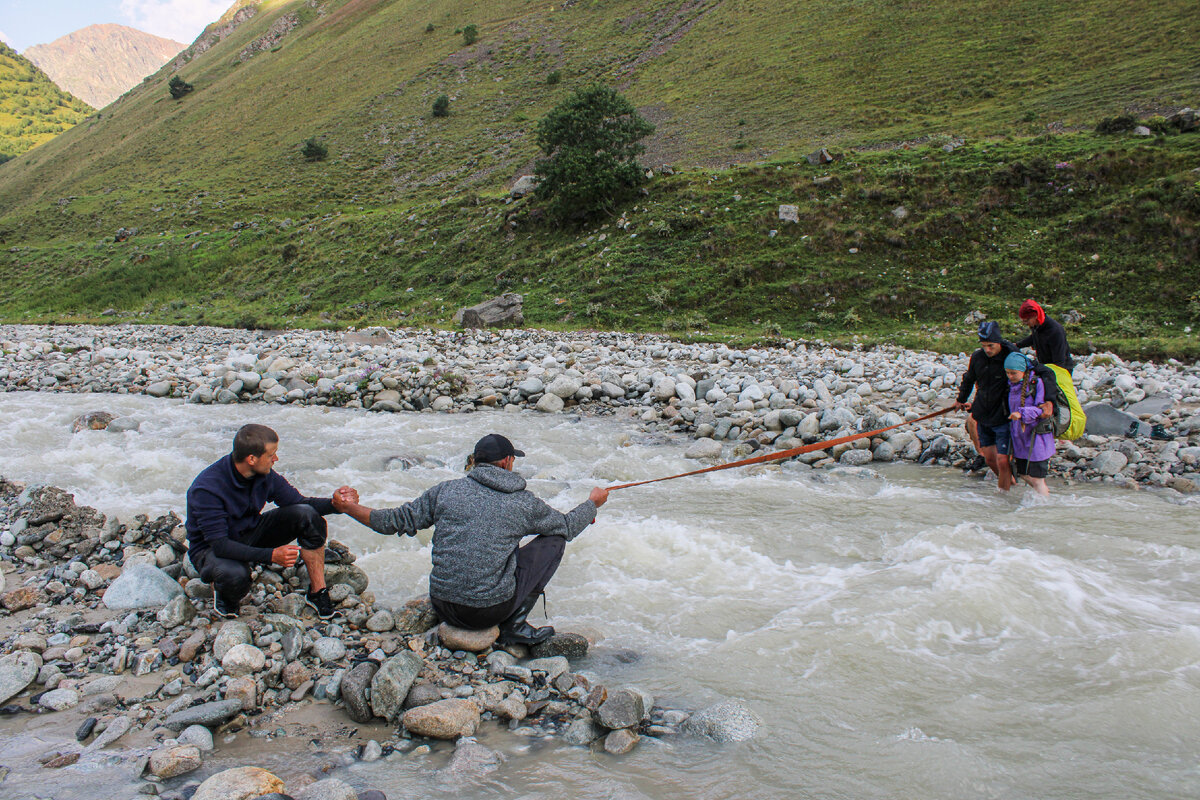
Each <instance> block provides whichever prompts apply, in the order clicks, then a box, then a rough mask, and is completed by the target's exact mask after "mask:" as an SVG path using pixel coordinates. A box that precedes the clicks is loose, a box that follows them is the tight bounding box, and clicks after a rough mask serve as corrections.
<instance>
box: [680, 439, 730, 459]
mask: <svg viewBox="0 0 1200 800" xmlns="http://www.w3.org/2000/svg"><path fill="white" fill-rule="evenodd" d="M683 457H684V458H695V459H703V458H720V457H721V443H720V442H718V441H716V440H714V439H697V440H696V441H695V442H694V443H693V444H692V446H691V447H689V448H688V449H687V450H685V451H684V453H683Z"/></svg>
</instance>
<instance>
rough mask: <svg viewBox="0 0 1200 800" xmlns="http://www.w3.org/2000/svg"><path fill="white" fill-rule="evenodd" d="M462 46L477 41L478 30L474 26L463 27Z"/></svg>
mask: <svg viewBox="0 0 1200 800" xmlns="http://www.w3.org/2000/svg"><path fill="white" fill-rule="evenodd" d="M462 37H463V44H475V42H477V41H479V28H478V27H476V26H475V25H464V26H463V29H462Z"/></svg>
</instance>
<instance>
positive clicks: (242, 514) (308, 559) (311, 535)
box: [186, 424, 358, 619]
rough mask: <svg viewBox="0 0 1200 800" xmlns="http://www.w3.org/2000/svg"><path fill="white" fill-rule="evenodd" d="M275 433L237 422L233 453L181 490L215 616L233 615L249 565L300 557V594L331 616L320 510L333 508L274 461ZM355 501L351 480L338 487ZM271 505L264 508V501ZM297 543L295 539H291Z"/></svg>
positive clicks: (195, 560)
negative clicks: (304, 580)
mask: <svg viewBox="0 0 1200 800" xmlns="http://www.w3.org/2000/svg"><path fill="white" fill-rule="evenodd" d="M278 449H279V435H278V434H276V433H275V431H273V430H271V429H270V428H268V427H267V426H265V425H254V424H251V425H243V426H242V427H241V429H240V430H238V432H237V435H236V436H234V438H233V452H232V453H230V454H229V455H227V456H225V457H224V458H222V459H221V460H220V461H217V462H216V463H214V464H211V465H209V466H208V467H207V468H206V469H205V470H204V471H203V472H201V473H200V474H199V475H198V476H197V477H196V480H194V481H192V485H191V487H189V488H188V492H187V526H186V527H187V537H188V556H189V557H190V558H191V560H192V565H193V566H194V567H195V568H196V570H197V571H198V572H199V573H200V579H201V580H203V581H205V582H206V583H211V584H212V586H213V590H214V592H215V594H216V597H215V598H214V607H215V609H216V612H217V614H218V615H219V616H222V617H236V616H237V615H238V604H239V603H240V602H241V600H242V598H243V597H245V596H246V594H247V593H248V592H249V591H250V568H251V565H252V564H279V565H280V566H283V567H290V566H292V565H294V564H295V563H296V559H297V558H299V559H300V560H302V561H303V562H304V566H305V568H306V569H307V570H308V581H309V592H308V593H307V594H306V595H305V600H307V602H308V604H309V605H310V606H312V607H313V608H314V609H315V610H316V612H317V616H319V617H320V618H321V619H329V618H330V617H332V616H333V605H332V603H331V602H330V600H329V590H328V588H326V586H325V538H326V524H325V519H324V516H325V515H326V514H335V513H337V512H336V511H335V510H334V507H333V501H332V499H330V498H327V497H304V496H303V495H301V494H300V493H299V492H298V491H296V490H295V489H294V488H293V487H292V485H291V484H290V483H288V482H287V481H286V480H285V479H284V477H283V476H282V475H280V474H279V473H277V472H275V471H274V470H273V469H272V467H273V466H274V465H275V462H277V461H278V460H279V456H278V455H276V452H277V451H278ZM338 493H339V494H342V495H343V496H344V497H346V499H353V500H354V501H355V502H357V500H358V493H357V492H355V491H354V490H353V489H351V488H350V487H349V486H343V487H341V488H340V489H338ZM268 502H272V503H274V504H275V505H276V506H277V508H275V509H273V510H271V511H268V512H267V513H265V514H264V513H262V508H263V505H265V504H266V503H268ZM292 542H297V543H298V544H292Z"/></svg>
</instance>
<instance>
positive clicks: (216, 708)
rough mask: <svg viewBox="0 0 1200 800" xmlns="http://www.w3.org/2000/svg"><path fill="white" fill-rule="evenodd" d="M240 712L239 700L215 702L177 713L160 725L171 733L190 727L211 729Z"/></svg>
mask: <svg viewBox="0 0 1200 800" xmlns="http://www.w3.org/2000/svg"><path fill="white" fill-rule="evenodd" d="M241 710H242V701H241V700H240V699H232V700H217V701H215V702H212V703H204V704H202V705H198V706H193V707H192V708H185V709H183V710H182V711H177V712H175V713H174V714H172V715H171V716H169V717H167V718H166V719H165V720H163V723H162V724H163V725H164V726H165V727H168V728H170V729H171V730H173V731H181V730H183V729H184V728H187V727H190V726H192V725H204V726H205V727H211V726H213V725H220V724H221V723H222V722H225V721H226V720H227V719H229V718H230V717H232V716H233V715H234V714H236V713H238V712H239V711H241Z"/></svg>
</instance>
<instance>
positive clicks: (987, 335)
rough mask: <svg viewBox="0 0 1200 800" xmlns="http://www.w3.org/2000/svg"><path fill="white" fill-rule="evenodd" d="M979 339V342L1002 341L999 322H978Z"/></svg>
mask: <svg viewBox="0 0 1200 800" xmlns="http://www.w3.org/2000/svg"><path fill="white" fill-rule="evenodd" d="M979 341H981V342H1002V341H1004V337H1003V336H1001V335H1000V324H999V323H997V322H981V323H979Z"/></svg>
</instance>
